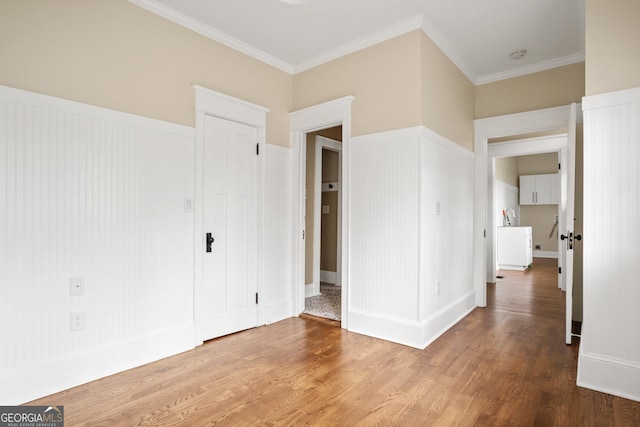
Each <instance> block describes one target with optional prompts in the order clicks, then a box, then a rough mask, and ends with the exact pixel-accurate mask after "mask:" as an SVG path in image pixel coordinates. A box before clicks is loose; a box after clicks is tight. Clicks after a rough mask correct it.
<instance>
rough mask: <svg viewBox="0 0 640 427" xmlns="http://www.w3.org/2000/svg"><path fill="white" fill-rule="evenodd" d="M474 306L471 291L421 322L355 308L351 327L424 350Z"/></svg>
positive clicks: (350, 321) (351, 329) (372, 335)
mask: <svg viewBox="0 0 640 427" xmlns="http://www.w3.org/2000/svg"><path fill="white" fill-rule="evenodd" d="M475 308H476V305H475V292H473V291H472V292H469V293H467V294H465V295H464V296H462V297H461V298H459V299H457V300H456V301H454V302H453V303H451V304H449V305H448V306H446V307H445V308H443V309H442V310H440V311H439V312H437V313H435V314H434V315H433V316H431V317H429V318H428V319H426V320H424V321H422V322H414V321H411V320H407V319H399V318H395V317H391V316H383V315H379V314H376V313H370V312H366V311H362V310H353V309H352V310H349V331H352V332H356V333H359V334H363V335H367V336H370V337H374V338H380V339H383V340H387V341H391V342H395V343H398V344H402V345H406V346H409V347H414V348H418V349H420V350H423V349H425V348H426V347H427V346H428V345H429V344H431V343H432V342H433V341H435V340H436V339H437V338H438V337H439V336H441V335H442V334H443V333H445V332H446V331H447V330H448V329H450V328H451V327H452V326H453V325H455V324H456V323H458V322H459V321H460V320H462V319H463V318H464V317H465V316H466V315H468V314H469V313H471V312H472V311H473V310H474V309H475Z"/></svg>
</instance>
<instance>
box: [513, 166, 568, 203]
mask: <svg viewBox="0 0 640 427" xmlns="http://www.w3.org/2000/svg"><path fill="white" fill-rule="evenodd" d="M559 193H560V188H559V178H558V174H557V173H551V174H544V175H522V176H520V204H521V205H557V204H558V201H559V199H560V197H559Z"/></svg>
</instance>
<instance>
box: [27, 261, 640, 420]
mask: <svg viewBox="0 0 640 427" xmlns="http://www.w3.org/2000/svg"><path fill="white" fill-rule="evenodd" d="M500 274H503V275H504V278H503V279H500V280H498V283H497V284H496V285H489V287H488V307H487V308H484V309H476V310H474V311H473V312H472V313H471V314H469V315H468V316H467V317H466V318H465V319H463V320H462V321H461V322H459V323H458V324H457V325H455V326H454V327H453V328H452V329H450V330H449V331H448V332H447V333H445V334H444V335H443V336H442V337H440V338H439V339H438V340H437V341H435V342H434V343H433V344H431V345H430V346H429V347H428V348H427V349H425V350H423V351H420V350H416V349H412V348H409V347H405V346H402V345H397V344H393V343H389V342H385V341H381V340H377V339H374V338H369V337H366V336H362V335H358V334H354V333H350V332H346V331H344V330H342V329H340V328H339V327H336V326H335V324H334V323H331V322H322V321H317V320H314V319H313V318H293V319H288V320H285V321H282V322H278V323H275V324H272V325H269V326H264V327H260V328H256V329H252V330H249V331H245V332H242V333H238V334H234V335H230V336H227V337H223V338H220V339H217V340H213V341H210V342H208V343H206V344H205V345H203V346H200V347H199V348H196V349H195V350H192V351H189V352H186V353H183V354H180V355H177V356H174V357H170V358H167V359H163V360H161V361H158V362H155V363H152V364H149V365H145V366H142V367H140V368H136V369H132V370H129V371H126V372H123V373H120V374H117V375H113V376H110V377H107V378H104V379H101V380H98V381H94V382H92V383H89V384H85V385H82V386H79V387H76V388H73V389H70V390H67V391H64V392H62V393H58V394H55V395H52V396H48V397H46V398H43V399H39V400H38V401H35V402H31V403H30V404H42V405H50V404H56V405H64V406H65V420H66V425H67V426H82V425H87V426H94V427H95V426H112V425H117V426H129V425H131V426H168V425H184V426H207V425H231V426H245V425H246V426H253V425H318V426H329V425H339V426H371V425H380V426H398V425H407V426H412V425H417V426H453V425H459V426H639V425H640V403H639V402H633V401H629V400H625V399H621V398H617V397H613V396H610V395H606V394H603V393H598V392H594V391H591V390H586V389H581V388H578V387H576V385H575V380H576V365H577V349H578V347H577V345H573V346H567V345H565V344H564V338H563V337H564V327H563V325H564V321H563V316H564V311H563V304H564V298H563V294H562V292H561V291H560V290H558V288H557V283H556V277H557V276H556V265H555V261H549V260H540V259H536V260H535V261H534V266H533V267H532V268H531V269H530V270H529V271H526V272H509V271H501V272H500Z"/></svg>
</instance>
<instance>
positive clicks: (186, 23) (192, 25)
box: [129, 0, 293, 74]
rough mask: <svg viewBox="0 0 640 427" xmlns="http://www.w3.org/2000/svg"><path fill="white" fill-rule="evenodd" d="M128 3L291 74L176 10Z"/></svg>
mask: <svg viewBox="0 0 640 427" xmlns="http://www.w3.org/2000/svg"><path fill="white" fill-rule="evenodd" d="M129 2H130V3H133V4H135V5H136V6H139V7H141V8H143V9H146V10H148V11H149V12H152V13H155V14H156V15H158V16H161V17H163V18H165V19H167V20H169V21H171V22H174V23H176V24H178V25H181V26H183V27H185V28H188V29H190V30H191V31H194V32H196V33H198V34H200V35H202V36H205V37H207V38H209V39H211V40H214V41H216V42H218V43H221V44H223V45H225V46H227V47H229V48H231V49H234V50H237V51H239V52H242V53H244V54H245V55H248V56H250V57H252V58H254V59H257V60H258V61H261V62H264V63H265V64H268V65H271V66H272V67H275V68H277V69H279V70H282V71H284V72H286V73H289V74H293V66H292V65H291V64H288V63H286V62H284V61H282V60H280V59H278V58H276V57H275V56H272V55H269V54H268V53H266V52H263V51H262V50H260V49H257V48H255V47H253V46H251V45H249V44H247V43H245V42H243V41H241V40H238V39H236V38H235V37H232V36H230V35H229V34H227V33H224V32H222V31H220V30H217V29H215V28H213V27H211V26H209V25H206V24H203V23H202V22H200V21H198V20H196V19H193V18H191V17H189V16H187V15H185V14H183V13H180V12H178V11H177V10H175V9H172V8H170V7H168V6H166V5H164V4H162V3H160V2H158V1H156V0H129Z"/></svg>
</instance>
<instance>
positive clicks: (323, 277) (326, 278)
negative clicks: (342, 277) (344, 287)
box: [320, 270, 340, 286]
mask: <svg viewBox="0 0 640 427" xmlns="http://www.w3.org/2000/svg"><path fill="white" fill-rule="evenodd" d="M337 281H338V273H337V272H336V271H327V270H320V282H321V283H330V284H332V285H336V286H340V285H339V284H338V283H337Z"/></svg>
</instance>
